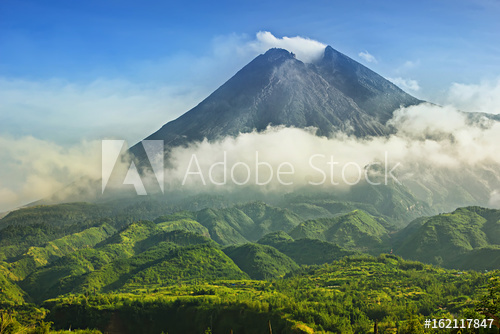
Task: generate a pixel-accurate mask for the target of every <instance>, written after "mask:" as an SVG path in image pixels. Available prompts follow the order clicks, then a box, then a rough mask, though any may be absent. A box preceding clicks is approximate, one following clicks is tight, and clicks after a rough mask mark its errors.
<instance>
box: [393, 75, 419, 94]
mask: <svg viewBox="0 0 500 334" xmlns="http://www.w3.org/2000/svg"><path fill="white" fill-rule="evenodd" d="M387 79H388V80H389V81H391V82H392V83H394V84H395V85H396V86H398V87H399V88H401V89H402V90H404V91H411V92H418V91H419V90H420V85H419V84H418V81H417V80H412V79H403V78H401V77H397V78H387Z"/></svg>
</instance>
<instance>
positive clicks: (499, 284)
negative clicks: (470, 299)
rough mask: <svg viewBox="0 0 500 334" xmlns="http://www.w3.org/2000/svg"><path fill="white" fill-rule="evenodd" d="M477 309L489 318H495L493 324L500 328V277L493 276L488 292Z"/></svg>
mask: <svg viewBox="0 0 500 334" xmlns="http://www.w3.org/2000/svg"><path fill="white" fill-rule="evenodd" d="M476 310H477V311H478V312H480V313H482V314H484V315H485V316H486V317H487V318H489V319H493V324H494V325H495V326H497V327H498V328H500V277H499V276H497V277H493V278H491V279H490V282H489V283H488V293H487V294H486V295H485V296H483V298H481V300H480V301H479V303H478V305H477V307H476Z"/></svg>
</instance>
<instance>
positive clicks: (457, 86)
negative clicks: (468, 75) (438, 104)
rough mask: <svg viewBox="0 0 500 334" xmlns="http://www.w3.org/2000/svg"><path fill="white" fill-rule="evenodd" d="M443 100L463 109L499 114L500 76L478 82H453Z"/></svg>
mask: <svg viewBox="0 0 500 334" xmlns="http://www.w3.org/2000/svg"><path fill="white" fill-rule="evenodd" d="M444 102H445V103H449V104H451V105H453V106H455V107H457V108H459V109H461V110H464V111H472V112H485V113H490V114H500V78H498V79H497V80H495V81H483V82H481V83H480V84H463V83H454V84H453V85H452V86H451V88H450V89H449V90H448V94H447V96H446V98H445V101H444Z"/></svg>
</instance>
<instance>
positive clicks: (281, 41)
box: [243, 31, 326, 63]
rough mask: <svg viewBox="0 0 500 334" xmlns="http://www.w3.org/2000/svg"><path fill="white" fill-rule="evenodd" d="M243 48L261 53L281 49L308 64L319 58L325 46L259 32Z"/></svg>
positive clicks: (309, 40) (310, 40)
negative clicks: (253, 39) (271, 49)
mask: <svg viewBox="0 0 500 334" xmlns="http://www.w3.org/2000/svg"><path fill="white" fill-rule="evenodd" d="M243 48H248V49H250V50H253V51H256V52H259V53H263V52H266V51H267V50H269V49H270V48H282V49H285V50H288V51H290V52H293V53H294V54H295V55H296V57H297V59H299V60H301V61H303V62H306V63H309V62H313V61H315V60H316V59H318V58H319V57H321V56H322V55H323V53H324V51H325V48H326V45H325V44H323V43H321V42H318V41H315V40H313V39H309V38H305V37H301V36H295V37H287V36H284V37H282V38H279V37H276V36H274V35H273V34H272V33H270V32H269V31H259V32H258V33H257V35H256V40H255V41H250V42H249V43H248V44H246V45H245V46H244V47H243Z"/></svg>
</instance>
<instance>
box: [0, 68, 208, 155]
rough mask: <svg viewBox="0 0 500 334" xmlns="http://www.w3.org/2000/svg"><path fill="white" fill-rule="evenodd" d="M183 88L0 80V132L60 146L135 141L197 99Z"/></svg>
mask: <svg viewBox="0 0 500 334" xmlns="http://www.w3.org/2000/svg"><path fill="white" fill-rule="evenodd" d="M199 94H200V92H196V90H194V89H186V88H183V87H172V86H158V87H150V86H148V85H141V84H133V83H131V82H129V81H126V80H107V79H96V80H95V81H93V82H90V83H86V84H83V83H71V82H67V81H65V80H45V81H26V80H18V79H14V80H13V79H5V78H0V101H2V102H1V103H0V124H2V129H0V134H6V133H7V134H11V135H14V136H34V137H37V138H42V139H47V140H51V141H55V142H59V143H61V144H63V145H64V144H67V143H75V142H79V141H81V140H82V139H85V138H86V139H99V138H103V137H115V136H119V137H122V136H126V138H127V139H128V140H130V141H132V142H133V141H139V140H141V139H142V138H144V136H146V135H148V134H149V133H151V132H153V131H156V130H157V129H158V128H160V127H161V126H162V125H163V124H164V123H165V122H166V121H168V120H170V119H172V118H174V117H177V116H179V115H180V114H182V113H184V112H185V111H187V110H188V109H189V108H191V107H193V106H194V105H196V103H198V102H199V101H200V100H201V98H202V97H201V96H200V95H199Z"/></svg>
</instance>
